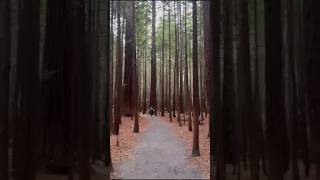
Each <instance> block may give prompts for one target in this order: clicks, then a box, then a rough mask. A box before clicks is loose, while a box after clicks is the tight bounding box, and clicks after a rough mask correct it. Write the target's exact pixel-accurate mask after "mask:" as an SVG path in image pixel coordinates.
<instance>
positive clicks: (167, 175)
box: [118, 117, 201, 179]
mask: <svg viewBox="0 0 320 180" xmlns="http://www.w3.org/2000/svg"><path fill="white" fill-rule="evenodd" d="M149 120H150V128H149V129H148V130H147V131H146V132H145V133H144V134H143V135H142V136H141V137H140V138H139V142H138V145H137V146H136V147H135V148H134V149H133V150H132V154H133V156H134V159H133V160H128V161H124V162H122V163H121V164H120V165H119V166H118V172H119V175H120V178H123V179H201V176H200V171H199V170H198V169H195V168H193V167H191V166H189V165H188V164H187V162H188V161H187V158H188V156H187V155H186V152H185V147H184V146H183V143H182V142H181V141H180V140H179V139H178V138H177V137H176V136H175V135H174V133H173V132H172V130H171V129H170V127H169V125H168V124H166V123H165V122H162V121H161V120H160V119H158V118H157V117H150V118H149Z"/></svg>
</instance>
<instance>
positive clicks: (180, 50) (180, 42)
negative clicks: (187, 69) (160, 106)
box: [178, 1, 183, 127]
mask: <svg viewBox="0 0 320 180" xmlns="http://www.w3.org/2000/svg"><path fill="white" fill-rule="evenodd" d="M181 2H182V1H180V2H179V4H178V5H179V53H180V55H179V67H178V68H179V96H178V98H179V110H178V112H179V114H178V119H179V126H180V127H182V117H181V113H183V98H182V97H183V90H182V88H183V76H182V66H183V61H182V52H183V51H182V17H181Z"/></svg>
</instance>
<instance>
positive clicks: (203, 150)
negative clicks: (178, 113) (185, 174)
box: [161, 114, 210, 179]
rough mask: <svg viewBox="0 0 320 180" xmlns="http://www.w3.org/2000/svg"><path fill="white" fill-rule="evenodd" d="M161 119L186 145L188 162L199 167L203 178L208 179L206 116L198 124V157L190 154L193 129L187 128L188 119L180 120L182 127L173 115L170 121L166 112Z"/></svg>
mask: <svg viewBox="0 0 320 180" xmlns="http://www.w3.org/2000/svg"><path fill="white" fill-rule="evenodd" d="M182 117H183V116H182ZM182 119H184V118H182ZM161 120H162V121H164V122H166V123H169V124H170V125H171V126H170V127H171V128H172V130H173V131H174V132H175V134H176V136H178V137H179V138H180V139H181V140H182V141H183V143H184V146H185V147H186V152H187V156H188V161H189V163H190V164H191V165H192V166H194V167H199V168H200V171H201V176H202V178H203V179H210V138H208V132H209V123H208V122H209V121H208V118H206V119H205V120H204V122H203V124H202V125H200V126H199V146H200V156H198V157H192V156H191V152H192V139H193V131H189V130H188V121H182V127H179V124H178V121H177V119H176V118H175V117H173V118H172V122H170V119H169V116H168V114H166V115H165V116H164V117H161Z"/></svg>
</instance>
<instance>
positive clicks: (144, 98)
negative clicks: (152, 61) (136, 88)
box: [143, 33, 147, 114]
mask: <svg viewBox="0 0 320 180" xmlns="http://www.w3.org/2000/svg"><path fill="white" fill-rule="evenodd" d="M144 39H145V43H144V81H143V83H144V86H143V95H144V96H143V114H145V113H146V112H147V33H145V37H144Z"/></svg>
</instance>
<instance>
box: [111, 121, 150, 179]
mask: <svg viewBox="0 0 320 180" xmlns="http://www.w3.org/2000/svg"><path fill="white" fill-rule="evenodd" d="M148 127H149V121H148V118H147V116H145V115H140V116H139V133H133V121H132V120H131V117H122V118H121V125H120V129H119V146H117V143H116V140H117V139H116V136H115V135H112V136H110V145H111V146H110V148H111V158H112V164H113V168H114V171H113V172H112V173H111V179H117V178H118V176H119V175H118V171H117V166H118V165H119V164H120V163H121V162H122V161H128V160H132V159H134V157H133V156H132V154H130V150H131V149H133V148H134V147H135V146H136V144H137V142H138V137H140V136H141V135H142V134H143V133H144V132H145V131H146V129H148Z"/></svg>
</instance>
